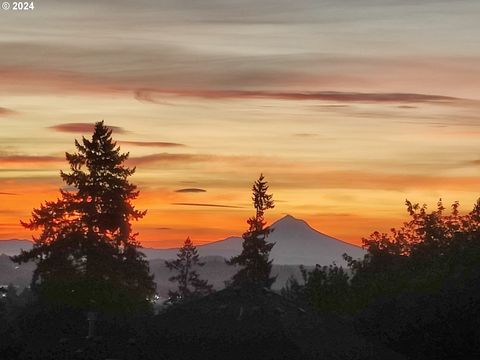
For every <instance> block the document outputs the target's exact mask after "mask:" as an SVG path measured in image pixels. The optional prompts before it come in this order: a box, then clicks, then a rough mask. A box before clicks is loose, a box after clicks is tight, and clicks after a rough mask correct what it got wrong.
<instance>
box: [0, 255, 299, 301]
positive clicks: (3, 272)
mask: <svg viewBox="0 0 480 360" xmlns="http://www.w3.org/2000/svg"><path fill="white" fill-rule="evenodd" d="M201 261H203V262H204V263H205V265H204V266H203V267H200V268H197V271H198V273H199V274H200V276H201V277H202V278H203V279H207V280H208V281H209V282H210V283H211V284H213V286H214V288H215V289H222V288H223V287H224V286H225V281H227V280H229V279H231V277H232V276H233V274H235V272H236V271H237V269H236V268H235V267H233V266H229V265H227V264H226V263H225V259H224V258H222V257H220V256H209V257H205V258H201ZM34 269H35V265H34V264H33V263H32V262H29V263H26V264H21V265H17V264H15V263H13V262H12V261H11V260H10V258H9V257H8V256H7V255H5V254H1V255H0V285H8V284H14V285H17V286H19V287H21V288H23V287H25V286H28V285H29V284H30V280H31V279H32V273H33V270H34ZM150 271H151V272H152V274H154V275H155V282H156V283H157V292H158V294H159V295H160V296H162V297H167V295H168V290H172V289H173V288H174V287H175V286H176V285H175V284H172V283H171V282H170V281H169V280H168V279H169V278H170V277H171V276H172V275H173V273H172V272H170V270H168V269H167V267H166V266H165V260H162V259H155V260H150ZM272 274H273V275H276V276H277V281H276V282H275V284H274V285H273V289H275V290H279V289H281V288H282V287H283V286H284V285H285V283H286V281H287V280H288V278H289V277H291V276H293V277H295V278H296V279H298V280H300V279H301V274H300V269H299V267H298V266H293V265H274V266H273V269H272Z"/></svg>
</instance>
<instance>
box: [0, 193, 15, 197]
mask: <svg viewBox="0 0 480 360" xmlns="http://www.w3.org/2000/svg"><path fill="white" fill-rule="evenodd" d="M0 195H12V196H16V195H18V194H16V193H9V192H0Z"/></svg>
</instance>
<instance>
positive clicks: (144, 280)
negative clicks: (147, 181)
mask: <svg viewBox="0 0 480 360" xmlns="http://www.w3.org/2000/svg"><path fill="white" fill-rule="evenodd" d="M75 146H76V149H77V151H76V152H75V153H66V159H67V161H68V163H69V166H70V171H69V172H63V171H62V172H61V178H62V180H63V181H64V182H65V184H66V185H67V186H66V187H65V188H64V189H61V190H60V196H59V198H58V199H57V200H55V201H47V202H45V203H44V204H42V205H41V206H40V208H38V209H34V210H33V212H32V217H31V219H30V220H29V221H28V222H22V225H23V226H24V227H26V228H27V229H30V230H34V231H40V235H39V236H37V237H34V247H33V249H32V250H30V251H23V252H22V253H21V254H20V255H19V256H15V257H13V260H14V261H15V262H17V263H21V262H26V261H29V260H34V261H36V263H37V268H36V269H35V271H34V275H33V279H32V287H33V288H34V289H36V291H37V292H38V294H40V295H41V296H44V297H45V298H47V299H49V300H51V301H55V302H62V303H65V304H69V305H73V306H77V307H81V308H86V309H92V310H132V309H135V308H139V307H145V306H148V303H149V300H150V299H151V298H152V297H153V296H154V294H155V284H154V282H153V277H152V276H151V275H150V274H149V267H148V263H147V261H146V260H145V258H144V255H143V254H142V253H141V252H139V250H138V248H139V247H140V244H139V243H138V241H137V240H136V234H135V233H133V232H132V224H131V223H132V221H136V220H139V219H141V218H142V217H143V216H144V215H145V211H139V210H137V209H136V208H135V207H134V205H133V204H132V201H133V200H135V199H136V198H137V197H138V195H139V191H138V190H137V188H136V186H135V185H134V184H132V183H131V182H130V181H129V179H128V178H129V177H130V176H131V175H133V174H134V172H135V169H134V168H129V167H127V166H125V165H124V163H125V161H126V160H127V159H128V156H129V154H128V153H121V152H120V148H119V147H118V146H117V144H116V142H115V141H113V140H112V130H110V129H109V128H108V127H107V126H105V124H104V122H103V121H102V122H98V123H96V124H95V128H94V132H93V136H92V138H91V140H89V139H86V138H85V137H83V139H82V141H81V142H79V141H77V140H76V141H75Z"/></svg>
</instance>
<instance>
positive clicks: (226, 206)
mask: <svg viewBox="0 0 480 360" xmlns="http://www.w3.org/2000/svg"><path fill="white" fill-rule="evenodd" d="M172 205H178V206H204V207H217V208H231V209H243V208H244V207H243V206H234V205H221V204H200V203H183V202H178V203H172Z"/></svg>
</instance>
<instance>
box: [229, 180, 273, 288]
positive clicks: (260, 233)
mask: <svg viewBox="0 0 480 360" xmlns="http://www.w3.org/2000/svg"><path fill="white" fill-rule="evenodd" d="M267 191H268V183H267V182H266V181H265V178H264V176H263V174H261V175H260V177H259V179H258V180H257V181H255V183H254V184H253V187H252V192H253V195H252V201H253V206H254V208H255V211H256V213H255V216H253V217H251V218H249V219H248V220H247V223H248V225H249V229H248V231H247V232H245V233H244V234H243V236H242V237H243V250H242V253H241V254H240V255H238V256H234V257H232V258H231V259H230V260H229V261H228V264H229V265H239V266H241V269H240V270H239V271H238V272H237V273H236V274H235V275H234V276H233V278H232V281H231V284H230V285H232V286H251V285H254V286H261V287H268V288H270V287H271V286H272V284H273V283H274V282H275V277H271V276H270V272H271V270H272V260H269V254H270V251H271V250H272V248H273V246H274V245H275V244H274V243H269V242H268V241H267V237H268V235H269V234H270V233H271V232H272V229H271V228H270V227H267V226H266V224H267V223H266V221H265V217H264V214H265V211H266V210H268V209H273V208H274V206H275V205H274V202H273V199H272V195H271V194H267Z"/></svg>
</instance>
